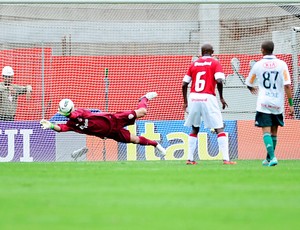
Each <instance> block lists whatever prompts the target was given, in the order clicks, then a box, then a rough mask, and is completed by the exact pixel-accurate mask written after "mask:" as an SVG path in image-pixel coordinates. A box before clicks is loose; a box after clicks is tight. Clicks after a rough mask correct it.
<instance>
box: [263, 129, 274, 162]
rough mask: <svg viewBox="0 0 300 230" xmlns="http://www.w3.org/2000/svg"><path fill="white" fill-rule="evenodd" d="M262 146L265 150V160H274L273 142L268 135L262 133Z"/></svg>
mask: <svg viewBox="0 0 300 230" xmlns="http://www.w3.org/2000/svg"><path fill="white" fill-rule="evenodd" d="M263 139H264V144H265V147H266V149H267V153H268V154H267V158H268V156H269V158H270V160H272V159H273V158H274V145H273V140H272V137H271V134H270V133H264V135H263Z"/></svg>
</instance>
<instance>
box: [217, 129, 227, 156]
mask: <svg viewBox="0 0 300 230" xmlns="http://www.w3.org/2000/svg"><path fill="white" fill-rule="evenodd" d="M217 140H218V145H219V151H220V152H222V155H223V160H224V161H229V151H228V137H227V136H226V133H224V132H221V133H218V139H217Z"/></svg>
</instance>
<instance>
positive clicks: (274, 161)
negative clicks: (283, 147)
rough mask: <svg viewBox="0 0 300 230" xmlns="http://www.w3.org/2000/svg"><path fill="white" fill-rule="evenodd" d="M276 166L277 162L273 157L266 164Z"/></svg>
mask: <svg viewBox="0 0 300 230" xmlns="http://www.w3.org/2000/svg"><path fill="white" fill-rule="evenodd" d="M275 165H278V160H277V158H276V157H274V158H273V159H272V160H271V161H270V162H269V164H268V166H275Z"/></svg>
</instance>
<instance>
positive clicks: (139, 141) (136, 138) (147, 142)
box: [130, 133, 166, 155]
mask: <svg viewBox="0 0 300 230" xmlns="http://www.w3.org/2000/svg"><path fill="white" fill-rule="evenodd" d="M130 143H133V144H139V145H152V146H153V147H155V148H156V149H157V150H158V151H159V152H160V153H161V154H162V155H166V150H165V149H164V148H163V147H162V146H161V145H160V144H159V143H158V142H157V141H152V140H149V139H147V138H145V137H143V136H136V135H134V134H132V133H130Z"/></svg>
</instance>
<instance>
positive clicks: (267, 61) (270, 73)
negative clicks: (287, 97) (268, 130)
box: [246, 55, 291, 114]
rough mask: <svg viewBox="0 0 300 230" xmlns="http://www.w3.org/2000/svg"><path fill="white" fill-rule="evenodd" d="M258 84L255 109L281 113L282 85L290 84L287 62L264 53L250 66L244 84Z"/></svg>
mask: <svg viewBox="0 0 300 230" xmlns="http://www.w3.org/2000/svg"><path fill="white" fill-rule="evenodd" d="M256 83H257V85H258V89H259V91H258V98H257V104H256V111H259V112H262V113H267V114H281V113H283V111H284V92H285V91H284V86H285V85H290V84H291V77H290V74H289V70H288V66H287V64H286V63H285V62H284V61H282V60H280V59H278V58H276V56H274V55H265V56H264V57H263V59H261V60H260V61H258V62H256V63H255V64H254V66H253V67H252V69H251V71H250V73H249V75H248V77H247V78H246V85H247V86H250V87H254V85H255V84H256Z"/></svg>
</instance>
